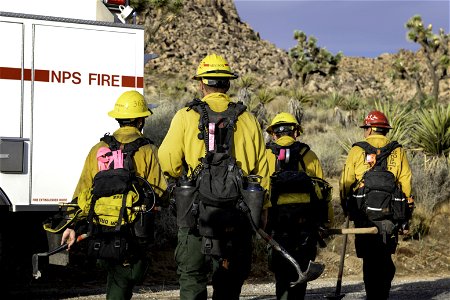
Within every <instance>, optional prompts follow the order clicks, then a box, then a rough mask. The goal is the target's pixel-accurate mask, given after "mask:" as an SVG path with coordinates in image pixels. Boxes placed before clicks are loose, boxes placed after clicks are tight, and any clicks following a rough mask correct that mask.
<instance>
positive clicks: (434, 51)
mask: <svg viewBox="0 0 450 300" xmlns="http://www.w3.org/2000/svg"><path fill="white" fill-rule="evenodd" d="M405 27H406V28H407V29H408V34H407V37H408V39H409V40H410V41H412V42H414V43H418V44H419V45H420V46H421V50H422V51H423V54H424V57H425V62H426V65H427V68H428V70H429V73H430V78H431V82H432V85H433V89H432V92H431V95H432V97H433V99H434V101H435V102H437V101H438V97H439V82H440V81H441V80H442V79H444V78H448V75H449V73H448V71H449V70H448V69H449V67H450V55H449V42H450V34H445V32H444V30H443V29H442V28H441V29H439V34H434V33H433V26H432V25H431V24H429V25H428V26H427V27H425V26H424V24H423V22H422V18H421V17H420V16H419V15H416V16H413V17H412V18H411V19H409V20H408V22H407V23H406V24H405ZM413 76H415V75H413Z"/></svg>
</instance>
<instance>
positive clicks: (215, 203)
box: [177, 99, 262, 255]
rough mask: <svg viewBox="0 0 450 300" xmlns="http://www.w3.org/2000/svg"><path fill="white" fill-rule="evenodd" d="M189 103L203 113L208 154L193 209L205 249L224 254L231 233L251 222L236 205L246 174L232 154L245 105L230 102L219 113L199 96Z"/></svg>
mask: <svg viewBox="0 0 450 300" xmlns="http://www.w3.org/2000/svg"><path fill="white" fill-rule="evenodd" d="M186 106H187V107H188V110H190V109H193V110H194V111H196V112H198V113H199V114H200V120H199V125H198V128H199V130H200V133H199V134H198V138H199V139H202V140H204V142H205V147H206V153H205V157H202V158H200V159H199V160H200V164H199V165H198V167H197V168H196V169H195V170H194V171H193V177H195V185H196V193H197V195H196V198H195V200H194V203H193V208H192V210H193V213H194V214H197V216H198V219H197V223H198V224H197V226H198V230H199V233H200V235H202V236H203V237H204V238H203V247H202V251H203V253H204V254H214V255H224V253H226V249H225V248H227V247H229V246H230V245H231V244H230V239H232V236H233V235H234V234H236V233H237V231H240V230H242V231H245V228H242V226H243V225H242V224H243V222H244V221H245V222H247V223H248V220H245V216H243V214H242V213H241V212H240V210H239V209H238V208H237V204H238V201H239V200H240V199H242V189H243V185H244V176H243V172H242V170H241V168H240V167H239V166H238V165H237V163H236V159H235V158H234V157H233V156H232V151H233V136H234V131H235V127H236V123H237V119H238V116H239V115H240V114H242V113H243V112H244V111H245V110H246V106H245V105H243V104H242V103H239V102H238V103H234V102H230V103H229V105H228V108H227V110H225V111H223V112H219V113H218V112H214V111H212V110H211V109H210V108H209V106H208V105H207V103H206V102H204V101H201V100H199V99H194V100H193V101H192V102H190V103H188V104H187V105H186ZM212 138H214V140H212ZM177 202H178V200H177ZM261 205H262V203H261Z"/></svg>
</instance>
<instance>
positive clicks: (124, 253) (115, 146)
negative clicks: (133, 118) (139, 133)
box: [78, 134, 156, 260]
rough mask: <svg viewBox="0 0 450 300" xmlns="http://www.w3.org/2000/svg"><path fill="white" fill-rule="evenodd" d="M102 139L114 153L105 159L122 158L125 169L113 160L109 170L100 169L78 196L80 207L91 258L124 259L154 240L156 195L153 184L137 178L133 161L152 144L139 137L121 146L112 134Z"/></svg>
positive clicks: (106, 154) (106, 155) (111, 152)
mask: <svg viewBox="0 0 450 300" xmlns="http://www.w3.org/2000/svg"><path fill="white" fill-rule="evenodd" d="M101 140H102V141H104V142H105V143H107V144H108V146H109V150H110V152H106V153H104V157H108V156H114V155H115V156H119V160H123V166H120V167H117V166H114V163H115V162H116V161H117V160H112V162H111V163H110V164H109V166H108V168H107V169H105V170H100V171H99V172H98V173H97V174H96V175H95V177H94V180H93V185H92V188H90V189H88V190H86V191H84V192H82V193H81V194H80V196H79V197H78V205H79V206H80V208H81V209H82V210H83V213H82V214H84V215H86V220H87V223H88V234H89V236H90V239H89V240H88V246H87V248H88V256H90V257H95V258H101V259H109V260H123V259H124V258H126V257H130V255H131V256H132V255H134V254H136V252H138V250H140V249H139V245H138V244H139V243H141V242H143V241H149V240H151V239H152V237H153V226H154V224H153V220H154V216H153V214H152V211H151V210H152V208H153V207H154V205H155V202H156V196H155V193H154V191H153V189H152V187H151V185H150V184H149V183H148V182H147V181H146V180H145V179H144V178H142V177H139V176H137V175H136V172H135V168H134V161H133V156H134V154H135V152H136V151H137V150H138V149H139V148H140V147H142V146H144V145H147V144H150V143H151V141H150V140H148V139H146V138H138V139H136V140H135V141H133V142H131V143H127V144H121V143H120V142H118V141H117V140H116V139H115V138H114V136H110V135H108V134H106V135H105V136H104V137H103V138H102V139H101Z"/></svg>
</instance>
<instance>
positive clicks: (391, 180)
mask: <svg viewBox="0 0 450 300" xmlns="http://www.w3.org/2000/svg"><path fill="white" fill-rule="evenodd" d="M353 146H358V147H361V148H362V149H364V151H365V155H366V157H370V156H371V159H374V164H373V166H372V167H371V168H370V169H369V170H367V171H366V172H365V173H364V175H363V177H362V179H361V181H360V182H359V183H358V184H357V186H358V188H357V190H356V193H355V194H354V195H353V201H352V202H350V203H349V214H350V217H351V218H352V219H353V220H354V221H355V225H360V226H368V225H369V226H371V225H372V224H375V225H376V226H377V227H378V228H379V232H380V233H382V234H388V235H389V234H393V233H394V232H395V229H396V228H397V226H398V225H399V224H401V223H403V222H405V221H407V220H408V219H409V217H410V212H409V208H408V205H407V201H406V197H405V195H404V194H403V192H402V190H401V187H400V186H399V185H398V183H397V180H396V178H395V175H394V174H393V173H392V172H390V171H389V170H388V167H387V159H388V157H389V156H390V154H391V152H392V151H393V150H394V149H396V148H399V147H401V145H400V144H399V143H397V142H396V141H393V142H390V143H389V144H387V145H386V146H384V147H382V148H376V147H373V146H372V145H370V144H369V143H367V142H358V143H355V144H353ZM386 221H389V222H386ZM391 223H392V224H391ZM391 227H392V228H391Z"/></svg>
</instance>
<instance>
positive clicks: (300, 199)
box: [264, 136, 334, 222]
mask: <svg viewBox="0 0 450 300" xmlns="http://www.w3.org/2000/svg"><path fill="white" fill-rule="evenodd" d="M294 142H295V139H294V138H292V137H290V136H282V137H280V138H279V139H277V140H276V144H278V145H280V146H290V145H292V144H293V143H294ZM266 155H267V163H268V164H269V173H270V174H273V173H274V172H275V167H276V161H277V158H276V156H275V154H274V153H273V152H272V150H271V149H267V150H266ZM303 162H304V163H305V168H306V170H304V171H305V172H306V174H307V175H308V176H310V177H318V178H321V179H324V178H323V170H322V165H321V164H320V161H319V158H318V157H317V155H316V153H314V151H312V150H311V149H310V150H309V151H307V152H306V153H305V154H304V156H303ZM298 167H299V170H302V169H303V168H302V165H301V164H300V163H299V166H298ZM269 199H270V197H269ZM327 200H328V201H329V202H328V219H329V220H330V222H333V219H334V211H333V203H332V202H331V199H327ZM309 202H310V195H309V194H304V193H296V194H293V193H286V194H281V195H280V196H279V197H278V201H277V204H278V205H283V204H295V203H309ZM271 206H272V203H271V202H270V200H267V201H265V203H264V208H268V207H271Z"/></svg>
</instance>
